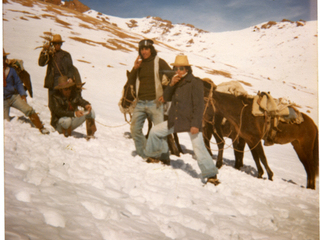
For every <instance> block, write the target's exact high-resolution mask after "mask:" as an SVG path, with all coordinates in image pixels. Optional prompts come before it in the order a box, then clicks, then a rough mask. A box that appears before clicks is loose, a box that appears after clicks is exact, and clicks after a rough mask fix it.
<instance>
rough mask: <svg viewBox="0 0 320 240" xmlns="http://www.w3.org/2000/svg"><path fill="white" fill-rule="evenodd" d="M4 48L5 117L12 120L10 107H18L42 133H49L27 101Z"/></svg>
mask: <svg viewBox="0 0 320 240" xmlns="http://www.w3.org/2000/svg"><path fill="white" fill-rule="evenodd" d="M8 55H9V53H6V52H5V51H4V50H3V118H4V119H6V120H8V121H10V120H11V119H10V116H9V113H10V108H11V107H13V108H16V109H18V110H19V111H21V112H23V113H24V114H25V115H26V116H27V117H29V118H30V120H31V122H32V123H33V124H34V126H35V127H36V128H38V129H39V131H40V132H41V133H42V134H49V131H48V130H47V129H46V128H45V127H44V126H43V124H42V122H41V121H40V118H39V116H38V115H37V113H36V112H35V110H34V109H33V108H32V107H31V106H30V105H29V104H28V103H27V99H26V96H27V93H26V91H25V90H24V87H23V84H22V82H21V80H20V78H19V76H18V74H17V72H16V70H14V68H12V67H10V66H9V65H7V56H8Z"/></svg>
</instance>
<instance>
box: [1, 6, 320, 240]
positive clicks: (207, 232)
mask: <svg viewBox="0 0 320 240" xmlns="http://www.w3.org/2000/svg"><path fill="white" fill-rule="evenodd" d="M97 16H99V18H98V17H97ZM133 20H135V21H136V22H135V21H131V19H121V18H116V17H111V16H106V15H103V14H98V12H96V11H94V10H91V11H89V12H87V13H86V14H80V13H78V12H75V11H71V10H67V9H64V8H61V7H57V6H55V5H51V4H46V3H44V2H40V1H31V0H24V1H21V0H9V1H8V3H5V4H3V31H4V42H3V43H4V48H5V50H6V52H9V53H10V55H9V58H18V59H22V60H23V61H24V66H25V68H26V69H27V71H28V72H29V73H30V74H31V77H32V83H33V89H34V98H33V99H31V98H28V102H29V103H30V104H31V105H32V106H33V107H34V108H35V109H36V110H37V112H39V114H40V118H41V120H42V121H43V122H44V123H45V126H46V127H48V128H49V129H50V130H51V131H52V132H51V133H50V135H49V136H43V135H41V134H40V133H39V131H38V130H37V129H35V128H31V127H30V124H29V123H26V122H25V121H23V119H22V120H21V118H20V120H18V118H19V117H20V116H21V115H22V114H21V113H19V112H18V111H16V110H12V111H11V115H12V116H16V117H15V118H14V119H13V120H12V121H11V122H5V123H4V166H5V169H4V173H5V204H6V205H5V220H6V229H5V230H6V236H7V239H55V240H56V239H112V240H114V239H115V240H116V239H133V240H134V239H299V240H300V239H318V238H319V232H318V230H319V207H318V202H319V197H318V190H316V191H313V190H309V189H305V188H304V187H301V186H305V185H306V174H305V171H304V169H303V166H302V164H301V163H300V161H299V159H298V157H297V156H296V153H295V152H294V150H293V148H292V146H291V145H290V144H287V145H274V146H271V147H266V148H265V152H266V156H267V158H268V162H269V165H270V167H271V169H272V170H273V172H274V174H275V176H274V181H272V182H271V181H268V180H263V179H257V178H256V177H255V175H256V167H255V164H254V161H253V160H252V157H251V154H250V152H249V150H248V149H246V153H245V158H244V164H245V166H244V167H243V168H242V169H241V171H237V170H235V169H234V168H233V167H232V166H233V164H234V156H233V151H232V149H231V148H227V149H226V150H225V154H224V164H225V165H224V166H223V167H222V168H221V169H220V174H219V179H220V180H221V184H220V185H219V186H217V187H214V186H213V185H212V186H211V185H204V184H203V180H202V179H201V177H200V170H199V168H198V166H197V163H196V161H195V160H194V159H193V157H192V146H191V143H190V140H189V139H188V136H187V135H185V134H179V137H180V141H181V144H182V145H183V149H184V150H185V154H183V155H181V156H180V157H176V156H171V159H172V161H171V166H163V165H160V164H159V165H158V164H147V163H145V162H143V160H142V159H141V158H139V157H138V156H135V157H134V156H132V152H133V151H134V144H133V141H132V139H127V138H125V137H124V134H125V133H126V132H129V125H128V124H126V123H125V121H124V117H123V115H122V114H121V113H120V111H119V108H118V105H117V104H118V101H119V99H120V95H121V91H122V87H123V85H124V83H125V81H126V70H130V69H131V68H132V66H133V62H134V60H135V59H136V56H137V43H138V42H139V41H140V40H141V39H142V38H144V37H148V38H153V39H155V42H156V44H155V47H156V49H157V50H158V53H159V56H160V57H161V58H163V59H165V60H166V61H167V62H168V63H172V62H174V59H175V56H176V55H177V54H178V53H180V52H184V53H185V54H187V55H188V58H189V61H190V63H191V64H193V70H194V73H195V75H197V76H199V77H202V78H204V77H209V78H211V79H212V80H213V81H214V82H215V83H216V84H218V83H221V82H225V81H230V80H240V81H241V82H242V83H244V87H245V89H246V90H247V91H248V92H249V93H251V94H254V93H256V92H257V91H259V90H262V91H271V94H272V95H273V96H274V97H287V98H289V99H290V100H291V101H293V102H295V103H297V104H298V105H300V106H301V108H300V110H301V111H302V112H305V113H307V114H308V115H309V116H311V117H312V118H313V119H314V121H316V122H317V116H318V106H317V94H318V92H317V55H316V52H317V22H306V23H305V25H304V26H301V27H296V26H295V24H292V23H289V22H284V23H278V24H277V25H275V26H272V27H271V28H269V29H262V28H261V26H262V24H261V25H259V26H257V27H256V28H255V26H253V27H252V28H248V29H244V30H241V31H236V32H225V33H208V32H203V31H200V30H199V29H196V28H193V27H191V26H188V25H173V27H171V28H169V27H168V26H167V28H168V29H169V30H170V31H167V32H164V29H165V27H163V26H160V25H161V23H167V24H169V22H167V21H164V20H159V19H155V18H152V17H147V18H143V19H133ZM150 21H158V22H156V23H150ZM127 23H129V26H128V24H127ZM130 23H131V24H135V25H136V26H135V27H132V26H130ZM151 26H152V28H151ZM257 28H259V29H260V30H257ZM150 29H151V30H150ZM47 32H52V33H53V34H56V33H57V34H61V36H62V38H63V40H65V43H64V44H63V46H62V47H63V49H65V50H66V51H68V52H70V53H71V55H72V58H73V62H74V65H75V66H76V67H77V68H78V69H79V70H80V73H81V76H82V79H83V81H84V82H86V84H85V88H86V90H84V92H83V96H84V98H85V99H87V100H88V101H90V102H91V104H92V106H93V108H94V110H95V112H96V115H97V118H96V121H97V128H98V132H97V133H96V136H97V139H93V140H91V141H89V142H87V141H86V140H85V139H84V138H83V134H85V126H81V127H80V128H79V129H77V130H76V131H75V133H74V135H73V137H70V138H64V137H63V136H61V135H59V134H58V133H57V132H54V131H53V129H51V127H50V124H49V123H50V113H49V110H48V108H47V91H46V89H44V88H43V79H44V76H45V71H46V68H41V67H39V66H38V64H37V60H38V55H39V53H40V50H39V49H36V50H35V48H36V47H38V46H41V45H42V43H43V40H44V39H43V37H44V36H45V34H46V33H47ZM191 39H192V41H191ZM227 142H228V144H229V145H230V141H229V140H228V141H227ZM211 145H212V148H213V151H214V153H216V154H217V152H216V147H215V144H214V140H213V143H212V144H211ZM214 161H215V159H214ZM264 177H265V175H264ZM292 183H295V184H292ZM318 187H319V184H318V181H317V188H318Z"/></svg>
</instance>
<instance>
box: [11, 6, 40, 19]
mask: <svg viewBox="0 0 320 240" xmlns="http://www.w3.org/2000/svg"><path fill="white" fill-rule="evenodd" d="M8 11H11V12H18V13H22V14H24V16H21V17H20V19H22V20H28V19H26V18H25V17H28V18H33V19H41V18H40V17H38V16H37V15H34V14H33V13H30V12H27V11H19V10H13V9H8Z"/></svg>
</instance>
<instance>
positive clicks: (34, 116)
mask: <svg viewBox="0 0 320 240" xmlns="http://www.w3.org/2000/svg"><path fill="white" fill-rule="evenodd" d="M29 118H30V120H31V122H32V123H33V125H34V126H35V127H36V128H38V129H39V131H40V132H41V133H42V134H49V133H50V132H49V131H48V130H47V129H46V128H45V127H44V126H43V124H42V122H41V121H40V118H39V116H38V114H36V113H32V114H31V115H30V116H29Z"/></svg>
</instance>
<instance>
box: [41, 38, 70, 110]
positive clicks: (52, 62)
mask: <svg viewBox="0 0 320 240" xmlns="http://www.w3.org/2000/svg"><path fill="white" fill-rule="evenodd" d="M63 42H64V41H62V38H61V35H59V34H55V35H53V36H52V40H51V44H52V45H53V47H54V50H53V52H52V51H49V48H48V47H44V48H43V49H42V51H41V53H40V56H39V60H38V64H39V66H41V67H44V66H47V73H46V76H45V80H44V87H45V88H48V107H49V109H50V111H52V94H53V92H54V91H53V90H54V88H55V87H56V86H57V85H58V78H59V77H60V76H66V77H67V78H68V79H71V80H72V78H73V75H74V71H73V64H72V58H71V55H70V53H68V52H66V51H64V50H62V49H61V46H62V43H63ZM45 46H46V45H45Z"/></svg>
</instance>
